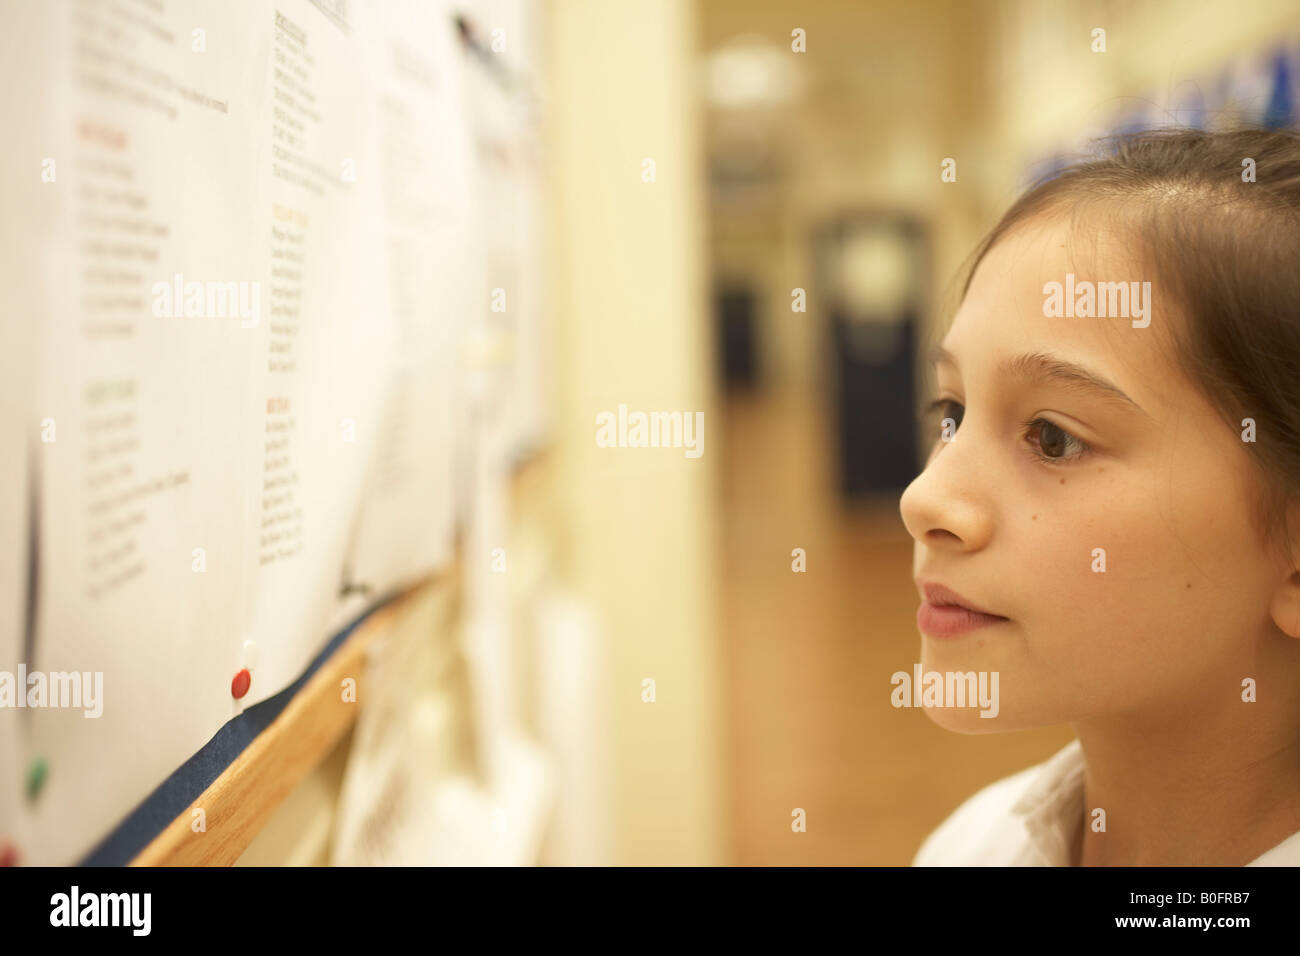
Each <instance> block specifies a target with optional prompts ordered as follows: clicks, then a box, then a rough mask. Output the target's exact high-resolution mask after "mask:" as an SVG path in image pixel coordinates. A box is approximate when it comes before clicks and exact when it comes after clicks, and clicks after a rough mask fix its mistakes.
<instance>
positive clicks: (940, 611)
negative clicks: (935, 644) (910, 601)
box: [916, 601, 1007, 637]
mask: <svg viewBox="0 0 1300 956" xmlns="http://www.w3.org/2000/svg"><path fill="white" fill-rule="evenodd" d="M1006 622H1007V618H1005V617H1000V616H998V615H997V614H984V613H982V612H980V611H972V610H971V609H970V608H968V607H962V606H961V605H960V604H932V603H930V602H929V601H922V602H921V606H920V607H919V608H917V611H916V626H917V628H918V629H919V630H920V631H921V633H922V634H925V635H927V636H928V637H957V636H959V635H961V634H967V633H969V632H970V631H975V630H979V629H980V628H981V627H990V626H991V625H994V624H1005V623H1006Z"/></svg>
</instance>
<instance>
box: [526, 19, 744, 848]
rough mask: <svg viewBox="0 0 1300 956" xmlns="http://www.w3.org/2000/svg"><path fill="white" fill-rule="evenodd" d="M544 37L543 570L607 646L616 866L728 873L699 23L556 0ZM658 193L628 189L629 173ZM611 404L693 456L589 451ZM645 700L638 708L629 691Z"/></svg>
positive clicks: (631, 184)
mask: <svg viewBox="0 0 1300 956" xmlns="http://www.w3.org/2000/svg"><path fill="white" fill-rule="evenodd" d="M546 10H547V14H548V18H549V31H548V32H549V40H548V45H547V53H548V57H547V60H548V63H549V67H548V70H549V84H548V85H549V92H550V102H549V104H548V105H549V109H550V120H551V123H552V125H551V128H550V129H549V131H548V132H549V141H550V155H549V176H550V185H551V189H552V195H551V200H552V203H551V205H552V215H553V216H554V220H555V242H554V245H553V247H552V249H551V250H550V256H551V263H552V266H553V270H554V271H553V273H552V288H553V290H554V293H555V309H556V326H557V328H556V332H557V339H556V343H555V349H554V351H555V355H556V356H557V363H558V364H557V368H556V374H555V376H554V379H553V380H554V382H555V387H556V390H557V392H556V396H555V401H556V414H555V423H556V428H555V435H554V439H555V444H554V446H553V451H552V454H553V455H554V468H553V478H554V487H555V489H556V494H557V499H558V502H559V504H560V520H559V521H558V522H557V526H558V533H559V535H560V536H561V537H560V541H559V542H558V546H557V553H556V559H557V567H558V570H559V572H560V573H561V574H562V576H563V577H564V578H565V579H566V581H567V583H568V584H569V585H570V586H572V587H573V588H574V589H575V590H576V591H577V592H578V593H579V594H580V595H581V596H582V597H584V598H585V599H587V600H588V601H590V602H591V605H592V607H593V609H594V610H595V612H596V616H597V618H598V620H599V624H600V626H601V629H602V633H603V636H604V639H605V649H606V652H607V661H608V680H607V682H606V686H605V691H606V693H607V695H608V706H609V709H610V713H611V714H612V722H613V726H612V727H610V728H609V738H610V739H611V740H612V741H614V743H615V747H616V750H615V753H614V754H613V765H614V774H613V776H614V780H613V794H612V798H613V802H614V816H615V819H614V821H613V822H614V827H613V829H614V838H615V842H616V853H617V858H616V860H615V861H614V862H618V863H631V864H658V863H665V864H666V863H675V864H709V863H719V862H722V861H723V856H722V854H723V847H722V845H721V834H722V832H723V829H722V827H720V826H719V822H720V817H719V814H720V812H721V808H720V800H721V785H722V779H721V776H720V773H721V771H720V767H721V758H722V756H723V752H722V749H721V741H720V739H719V734H720V725H719V706H720V698H719V687H718V671H717V661H716V644H715V626H714V625H715V620H714V597H713V592H714V581H715V574H716V570H715V569H716V561H715V558H714V554H715V541H714V525H713V510H712V496H713V488H714V478H713V476H714V467H715V462H716V456H717V454H718V450H719V449H720V447H721V443H720V441H719V440H718V437H719V432H718V428H719V423H718V422H717V420H716V418H715V417H714V415H713V410H712V406H711V390H710V379H709V373H710V364H709V363H710V359H711V356H710V351H709V339H708V323H707V320H706V303H705V292H704V277H705V274H704V268H705V255H704V247H703V236H702V231H701V228H702V222H703V218H702V208H701V200H702V196H701V183H700V175H701V168H702V159H701V156H700V150H699V125H698V110H697V105H696V103H697V100H696V98H697V86H696V83H695V76H694V71H695V67H696V60H695V56H694V46H695V37H694V26H695V19H694V9H693V7H692V6H691V4H689V3H687V2H685V0H619V2H617V3H610V2H603V0H563V2H554V3H551V4H549V5H548V6H547V8H546ZM646 157H650V158H652V159H654V160H655V163H656V173H657V181H656V182H654V183H645V182H643V181H642V160H643V159H644V158H646ZM620 403H625V404H627V405H628V406H629V408H631V409H640V410H644V411H652V410H660V411H670V410H680V411H696V410H701V411H704V412H705V420H704V435H703V439H704V444H703V447H704V454H703V455H702V456H701V457H699V458H696V459H688V458H686V457H685V455H684V453H683V451H682V450H676V449H620V448H599V447H597V445H596V442H595V433H596V428H595V422H596V416H597V414H598V413H599V412H601V411H603V410H609V411H616V410H617V408H618V405H619V404H620ZM647 677H649V678H652V679H654V680H655V681H656V684H657V701H656V702H655V703H652V704H651V703H643V702H642V700H641V689H642V684H641V682H642V679H643V678H647Z"/></svg>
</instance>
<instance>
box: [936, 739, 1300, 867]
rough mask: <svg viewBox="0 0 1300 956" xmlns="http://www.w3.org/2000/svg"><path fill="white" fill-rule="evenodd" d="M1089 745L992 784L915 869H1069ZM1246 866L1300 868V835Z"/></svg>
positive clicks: (952, 820)
mask: <svg viewBox="0 0 1300 956" xmlns="http://www.w3.org/2000/svg"><path fill="white" fill-rule="evenodd" d="M1083 769H1084V765H1083V748H1082V746H1081V745H1080V744H1079V741H1078V740H1072V741H1070V743H1068V744H1067V745H1066V746H1065V747H1063V748H1061V749H1060V750H1059V751H1057V752H1056V753H1055V754H1054V755H1052V756H1051V757H1050V758H1048V759H1047V760H1046V761H1044V762H1043V763H1040V764H1037V765H1035V766H1033V767H1029V768H1027V769H1025V770H1022V771H1020V772H1019V773H1015V774H1012V775H1011V776H1009V777H1003V778H1002V779H1001V780H998V781H996V782H995V783H991V784H989V785H988V786H987V787H985V788H984V789H983V790H981V791H979V792H978V793H976V794H975V795H974V796H973V797H971V798H970V799H969V800H967V801H966V802H965V803H963V804H962V805H961V806H960V807H958V808H957V809H956V810H954V811H953V813H952V815H951V816H949V817H948V819H946V820H944V821H943V823H941V824H939V826H938V828H937V829H936V830H935V831H934V832H933V833H931V834H930V835H929V836H928V837H927V838H926V840H925V842H924V843H923V844H921V849H920V850H918V851H917V854H916V858H915V859H914V860H912V865H913V866H1069V865H1070V841H1071V840H1072V839H1073V837H1074V835H1075V834H1076V833H1077V832H1078V830H1079V827H1080V826H1081V825H1082V823H1083V820H1084V808H1083ZM1246 865H1247V866H1300V833H1295V834H1293V835H1291V836H1290V837H1288V838H1287V839H1285V840H1283V841H1282V842H1281V843H1279V844H1278V845H1277V846H1275V847H1273V849H1271V850H1269V851H1268V852H1267V853H1265V854H1264V855H1263V856H1260V857H1257V858H1256V859H1254V860H1252V861H1251V862H1250V863H1248V864H1246Z"/></svg>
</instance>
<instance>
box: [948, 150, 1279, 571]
mask: <svg viewBox="0 0 1300 956" xmlns="http://www.w3.org/2000/svg"><path fill="white" fill-rule="evenodd" d="M1101 146H1102V151H1101V155H1100V157H1099V158H1093V159H1088V160H1084V161H1080V162H1076V163H1075V164H1074V165H1072V166H1070V167H1068V168H1067V169H1066V170H1065V171H1064V172H1062V173H1060V174H1059V175H1057V176H1055V177H1054V178H1049V179H1045V180H1040V181H1039V182H1038V183H1037V184H1035V185H1034V186H1032V187H1031V188H1030V189H1029V191H1028V192H1026V193H1025V194H1024V195H1022V196H1021V197H1020V198H1019V199H1018V200H1017V201H1016V202H1015V203H1014V204H1013V205H1012V206H1011V208H1010V209H1008V210H1007V212H1006V213H1005V214H1004V215H1003V217H1002V219H1001V220H1000V221H999V222H998V224H997V225H996V226H994V227H993V229H992V231H990V232H989V233H988V235H987V236H985V237H984V239H983V241H982V242H981V243H980V244H979V246H978V247H976V250H975V252H974V253H973V254H972V256H971V259H970V260H969V268H968V271H967V273H966V278H965V282H964V283H963V285H962V297H963V298H964V297H965V294H966V290H967V289H969V288H970V282H971V279H972V277H973V276H974V273H975V269H976V267H977V266H978V265H979V263H980V261H981V260H982V259H983V258H984V256H985V254H986V253H987V252H988V251H989V249H991V248H992V247H993V245H994V244H996V243H997V242H998V241H999V240H1000V239H1002V238H1003V237H1005V236H1006V235H1007V233H1008V232H1010V231H1011V230H1013V229H1015V228H1016V227H1017V226H1019V225H1022V224H1024V223H1026V222H1027V221H1029V220H1037V219H1040V218H1042V217H1044V216H1051V215H1060V216H1066V215H1069V216H1070V217H1071V218H1072V221H1075V222H1077V220H1078V217H1079V216H1080V215H1082V214H1083V213H1084V212H1085V211H1087V210H1090V209H1093V208H1095V206H1096V204H1104V205H1105V207H1106V208H1107V210H1108V211H1109V212H1110V213H1111V218H1112V220H1113V221H1115V222H1116V223H1117V224H1118V225H1120V227H1121V228H1125V229H1126V236H1131V237H1132V238H1133V239H1134V240H1135V241H1136V253H1137V255H1138V257H1139V258H1140V259H1141V260H1142V261H1143V262H1144V263H1145V264H1146V266H1147V267H1148V268H1150V269H1151V270H1152V272H1153V276H1154V277H1155V278H1157V279H1158V280H1159V283H1160V288H1161V289H1162V290H1165V291H1166V293H1167V294H1168V295H1169V296H1171V297H1172V298H1173V299H1174V300H1175V302H1176V303H1177V305H1178V307H1179V311H1181V313H1182V315H1183V321H1182V322H1180V323H1162V328H1161V334H1162V336H1165V337H1167V338H1168V341H1169V343H1170V344H1171V346H1172V347H1173V350H1174V353H1173V354H1174V355H1175V358H1176V360H1177V362H1178V363H1179V364H1180V365H1181V366H1182V368H1183V370H1184V371H1185V373H1186V374H1187V376H1188V378H1189V379H1190V380H1191V381H1192V382H1193V383H1195V384H1196V385H1197V386H1199V387H1200V389H1201V390H1202V391H1203V392H1204V394H1205V396H1206V397H1207V399H1208V400H1209V402H1210V404H1211V405H1212V406H1213V407H1214V408H1215V410H1216V411H1218V413H1219V414H1220V415H1221V416H1222V418H1223V420H1224V422H1225V423H1226V424H1227V425H1228V426H1229V427H1231V428H1233V429H1234V430H1235V431H1238V432H1240V431H1241V429H1242V425H1241V421H1242V419H1243V418H1252V419H1254V420H1255V422H1256V427H1257V433H1256V441H1255V442H1253V443H1246V444H1247V447H1248V449H1249V451H1250V453H1251V454H1252V455H1253V458H1254V461H1255V462H1256V464H1257V465H1258V466H1259V471H1260V476H1261V478H1262V479H1263V484H1264V487H1265V488H1266V489H1267V491H1268V493H1267V494H1266V495H1265V496H1264V499H1263V500H1262V501H1261V502H1259V507H1258V508H1257V519H1258V523H1259V529H1260V532H1261V535H1262V536H1263V538H1264V539H1265V541H1266V543H1268V544H1270V545H1273V546H1276V547H1279V548H1285V547H1286V546H1287V543H1288V542H1289V541H1290V530H1289V528H1288V527H1287V520H1286V513H1287V505H1288V504H1289V502H1290V501H1292V500H1296V499H1300V133H1297V132H1292V131H1288V130H1265V129H1236V130H1229V131H1222V132H1205V131H1201V130H1192V129H1163V130H1149V131H1146V132H1141V133H1135V134H1126V135H1121V136H1117V137H1112V138H1110V139H1107V140H1103V141H1101ZM1248 159H1249V160H1251V161H1252V163H1253V170H1254V176H1253V177H1248V176H1247V175H1246V172H1247V169H1248V167H1250V165H1251V164H1248V163H1246V160H1248ZM1251 178H1253V179H1254V180H1255V181H1253V182H1252V181H1248V180H1249V179H1251ZM1158 318H1159V316H1156V319H1157V320H1158ZM1153 325H1155V322H1153Z"/></svg>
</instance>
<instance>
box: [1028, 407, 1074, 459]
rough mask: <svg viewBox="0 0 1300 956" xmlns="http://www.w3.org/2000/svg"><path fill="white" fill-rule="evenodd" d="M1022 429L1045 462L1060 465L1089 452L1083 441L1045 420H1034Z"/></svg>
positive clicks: (1035, 452) (1036, 452)
mask: <svg viewBox="0 0 1300 956" xmlns="http://www.w3.org/2000/svg"><path fill="white" fill-rule="evenodd" d="M1021 427H1022V428H1024V429H1025V430H1026V434H1025V440H1026V441H1028V442H1029V444H1030V446H1031V449H1032V451H1033V453H1034V454H1035V455H1036V456H1037V457H1038V458H1040V459H1042V460H1043V461H1046V462H1050V463H1052V464H1060V463H1062V462H1068V461H1071V460H1073V459H1075V458H1078V457H1079V456H1080V455H1083V454H1085V453H1086V452H1087V451H1088V450H1089V449H1088V446H1087V445H1086V444H1084V443H1083V442H1082V441H1080V440H1079V439H1077V438H1075V437H1074V436H1073V435H1071V434H1070V433H1069V432H1067V431H1066V430H1065V429H1064V428H1061V427H1060V426H1058V425H1053V424H1052V423H1051V422H1049V421H1048V420H1047V419H1045V418H1035V419H1032V420H1030V421H1027V422H1025V423H1024V424H1023V425H1022V426H1021Z"/></svg>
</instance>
